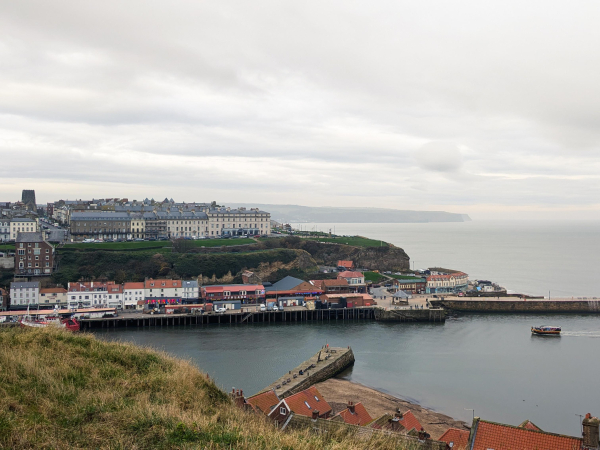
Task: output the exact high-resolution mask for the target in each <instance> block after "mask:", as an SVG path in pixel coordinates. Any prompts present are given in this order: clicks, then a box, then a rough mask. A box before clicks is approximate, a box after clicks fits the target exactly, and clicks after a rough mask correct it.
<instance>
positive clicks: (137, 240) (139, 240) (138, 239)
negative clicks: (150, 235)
mask: <svg viewBox="0 0 600 450" xmlns="http://www.w3.org/2000/svg"><path fill="white" fill-rule="evenodd" d="M134 241H135V242H143V241H144V240H143V239H142V238H135V239H134Z"/></svg>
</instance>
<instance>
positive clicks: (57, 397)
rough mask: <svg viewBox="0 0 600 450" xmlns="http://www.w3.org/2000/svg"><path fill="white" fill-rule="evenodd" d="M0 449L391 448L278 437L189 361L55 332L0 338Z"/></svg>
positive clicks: (386, 443) (380, 443) (6, 331)
mask: <svg viewBox="0 0 600 450" xmlns="http://www.w3.org/2000/svg"><path fill="white" fill-rule="evenodd" d="M0 369H1V370H0V448H11V449H25V448H28V449H29V448H36V449H78V448H94V449H188V448H189V449H191V448H207V449H216V448H236V449H311V450H312V449H315V450H316V449H332V450H333V449H359V448H360V449H368V448H370V449H392V448H400V447H397V445H398V444H397V442H393V441H390V440H382V438H378V439H373V440H371V441H363V440H360V441H357V440H354V439H353V438H352V437H349V436H343V435H334V436H327V437H324V436H320V435H314V434H309V432H308V431H306V432H300V431H296V432H293V433H284V432H280V431H278V430H277V429H275V428H274V427H273V426H272V425H271V424H270V423H268V422H267V421H266V420H265V419H264V418H263V417H261V416H258V415H254V414H252V413H249V412H244V411H242V410H240V409H238V408H237V407H235V406H233V405H232V403H231V401H230V400H229V398H228V396H227V395H226V394H225V393H224V392H222V391H221V390H220V389H219V388H218V387H217V386H216V385H215V383H214V382H213V381H212V380H210V379H209V378H208V377H207V376H206V375H205V374H203V373H202V372H200V371H199V370H197V369H196V368H195V367H194V366H192V365H191V364H190V363H189V362H186V361H182V360H178V359H175V358H172V357H169V356H167V355H165V354H162V353H157V352H154V351H151V350H148V349H144V348H140V347H136V346H134V345H131V344H122V343H109V342H103V341H100V340H97V339H96V338H95V337H94V336H92V335H89V334H83V333H77V334H75V333H69V332H66V331H62V330H58V329H41V330H39V329H38V330H31V329H27V330H23V329H19V328H2V329H0Z"/></svg>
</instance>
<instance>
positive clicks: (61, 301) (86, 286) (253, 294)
mask: <svg viewBox="0 0 600 450" xmlns="http://www.w3.org/2000/svg"><path fill="white" fill-rule="evenodd" d="M25 250H29V248H25ZM31 250H35V249H34V248H31ZM28 255H29V253H26V254H25V256H26V257H29V256H28ZM32 255H33V254H32ZM42 255H43V253H42ZM17 256H19V255H17ZM356 279H357V277H356V273H352V272H349V273H344V272H342V273H340V274H339V276H338V279H337V280H313V281H304V280H301V279H299V278H294V277H290V276H288V277H285V278H283V279H282V280H280V281H278V282H276V283H273V284H271V283H264V284H263V283H255V284H228V285H214V286H212V285H209V286H202V287H200V286H199V284H198V281H197V280H172V279H156V280H155V279H152V278H150V279H147V280H145V281H143V282H126V283H123V284H119V283H115V282H114V281H76V282H69V284H68V288H67V289H64V288H61V287H55V288H41V287H40V282H39V281H30V282H18V281H17V282H13V283H11V286H10V299H11V302H10V305H11V309H23V308H27V306H28V305H29V306H30V307H37V306H38V305H40V306H41V307H48V306H49V307H54V306H58V307H68V308H92V307H100V306H104V307H109V308H117V309H143V308H152V307H163V306H167V305H179V304H196V303H214V302H227V304H228V305H232V306H230V308H233V309H237V308H239V307H240V306H241V305H244V304H261V303H265V302H266V303H268V302H276V303H277V304H278V305H279V306H298V305H303V304H305V302H306V300H313V301H314V300H318V301H320V302H325V303H327V304H341V303H344V302H345V303H344V307H348V303H350V305H349V307H354V306H370V305H371V304H373V303H374V302H373V300H372V298H371V296H369V295H368V294H364V293H361V292H358V291H360V289H361V286H360V284H358V285H357V284H356V283H355V280H356ZM362 283H363V285H364V279H363V281H362Z"/></svg>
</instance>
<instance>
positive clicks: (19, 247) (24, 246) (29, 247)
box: [15, 231, 54, 277]
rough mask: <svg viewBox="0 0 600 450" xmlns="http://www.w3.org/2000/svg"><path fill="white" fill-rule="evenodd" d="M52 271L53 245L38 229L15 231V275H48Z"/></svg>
mask: <svg viewBox="0 0 600 450" xmlns="http://www.w3.org/2000/svg"><path fill="white" fill-rule="evenodd" d="M53 271H54V247H53V246H52V245H51V244H50V243H49V242H47V241H45V240H44V237H43V236H42V233H41V232H39V231H36V232H33V233H17V238H16V242H15V276H25V277H30V276H48V275H50V274H52V272H53Z"/></svg>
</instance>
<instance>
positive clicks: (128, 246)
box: [64, 238, 256, 251]
mask: <svg viewBox="0 0 600 450" xmlns="http://www.w3.org/2000/svg"><path fill="white" fill-rule="evenodd" d="M255 242H256V241H254V240H253V239H248V238H243V239H241V238H240V239H198V240H196V241H194V240H189V241H187V242H186V243H187V244H188V245H189V246H190V247H221V246H223V245H224V246H230V245H245V244H254V243H255ZM172 246H173V243H172V242H171V241H143V242H141V241H138V242H135V241H134V242H99V243H87V242H86V243H85V244H84V243H83V242H80V243H77V244H67V245H65V247H64V249H92V250H123V251H125V250H142V249H155V248H170V247H172Z"/></svg>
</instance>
